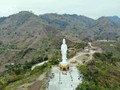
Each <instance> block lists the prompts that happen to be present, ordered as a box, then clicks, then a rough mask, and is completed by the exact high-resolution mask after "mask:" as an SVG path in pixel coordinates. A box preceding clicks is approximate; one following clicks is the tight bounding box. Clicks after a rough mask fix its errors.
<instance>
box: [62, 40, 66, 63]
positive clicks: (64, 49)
mask: <svg viewBox="0 0 120 90" xmlns="http://www.w3.org/2000/svg"><path fill="white" fill-rule="evenodd" d="M61 54H62V62H64V63H66V60H67V57H66V55H67V45H66V42H65V39H63V44H62V45H61Z"/></svg>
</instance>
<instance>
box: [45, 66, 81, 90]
mask: <svg viewBox="0 0 120 90" xmlns="http://www.w3.org/2000/svg"><path fill="white" fill-rule="evenodd" d="M51 75H52V77H51V78H49V82H48V87H47V89H46V90H75V88H76V87H77V86H78V85H79V84H80V83H82V75H81V74H80V73H79V72H78V69H77V68H76V67H75V66H74V67H70V69H69V71H60V70H59V67H57V66H54V67H52V72H51Z"/></svg>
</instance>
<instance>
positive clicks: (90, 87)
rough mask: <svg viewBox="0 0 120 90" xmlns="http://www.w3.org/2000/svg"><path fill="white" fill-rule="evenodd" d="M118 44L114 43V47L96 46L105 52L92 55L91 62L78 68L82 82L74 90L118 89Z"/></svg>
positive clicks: (104, 44) (119, 63)
mask: <svg viewBox="0 0 120 90" xmlns="http://www.w3.org/2000/svg"><path fill="white" fill-rule="evenodd" d="M97 44H98V43H97ZM119 44H120V43H119V42H116V43H114V45H115V46H114V47H111V46H109V43H102V44H100V43H99V44H98V45H99V46H100V47H102V48H103V49H104V50H105V52H103V53H101V54H100V53H96V54H94V55H93V56H94V59H93V61H91V62H89V63H88V64H87V65H80V66H79V70H80V72H81V73H82V74H83V75H84V80H83V83H82V84H81V85H79V86H78V88H77V89H76V90H119V89H120V58H119V57H118V55H119V54H120V51H119ZM108 51H111V52H108Z"/></svg>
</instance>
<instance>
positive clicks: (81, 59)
mask: <svg viewBox="0 0 120 90" xmlns="http://www.w3.org/2000/svg"><path fill="white" fill-rule="evenodd" d="M95 52H96V51H93V50H90V51H89V52H84V51H83V52H78V53H77V54H76V56H74V57H73V58H71V59H69V60H68V62H69V63H70V64H73V63H76V62H77V63H80V64H83V63H85V62H88V61H89V60H91V59H92V55H93V54H94V53H95ZM75 65H76V64H75Z"/></svg>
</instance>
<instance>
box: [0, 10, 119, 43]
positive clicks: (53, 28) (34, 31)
mask: <svg viewBox="0 0 120 90" xmlns="http://www.w3.org/2000/svg"><path fill="white" fill-rule="evenodd" d="M47 37H51V39H56V38H57V37H70V38H73V37H74V38H79V39H91V40H97V39H109V40H119V39H120V18H119V17H117V16H113V17H100V18H99V19H97V20H94V19H91V18H89V17H86V16H81V15H80V16H78V15H76V14H73V15H69V14H63V15H59V14H55V13H50V14H44V15H39V16H37V15H35V14H33V13H31V12H28V11H22V12H19V13H17V14H14V15H10V16H9V17H1V18H0V41H1V42H2V43H5V44H6V43H14V44H18V45H20V44H22V43H27V44H34V43H38V42H39V41H40V40H42V39H43V38H47ZM33 41H34V43H33Z"/></svg>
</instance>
